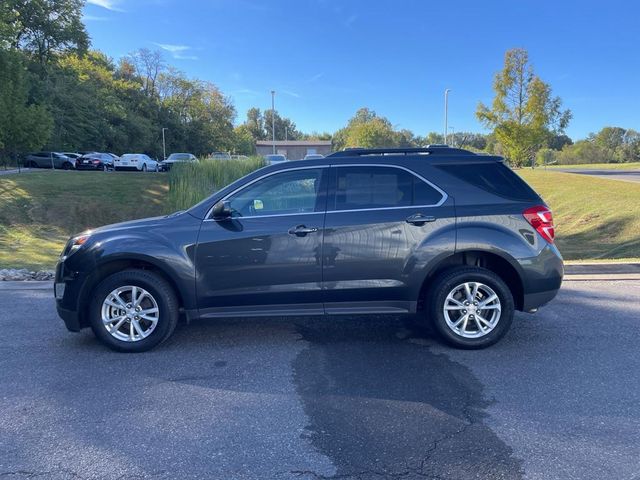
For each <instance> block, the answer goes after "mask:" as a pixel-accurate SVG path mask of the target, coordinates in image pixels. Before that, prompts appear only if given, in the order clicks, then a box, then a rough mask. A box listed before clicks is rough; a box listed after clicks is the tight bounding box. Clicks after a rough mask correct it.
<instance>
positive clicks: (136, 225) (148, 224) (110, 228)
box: [83, 211, 184, 235]
mask: <svg viewBox="0 0 640 480" xmlns="http://www.w3.org/2000/svg"><path fill="white" fill-rule="evenodd" d="M180 215H184V211H180V212H175V213H171V214H169V215H163V216H160V217H150V218H141V219H139V220H130V221H128V222H120V223H112V224H110V225H103V226H102V227H97V228H91V229H89V230H88V231H89V232H91V234H92V235H94V234H99V233H111V232H119V231H125V230H133V229H140V228H144V229H148V228H153V227H156V226H159V225H162V224H163V223H166V222H167V221H170V220H171V219H173V218H175V217H177V216H180ZM83 233H84V232H83Z"/></svg>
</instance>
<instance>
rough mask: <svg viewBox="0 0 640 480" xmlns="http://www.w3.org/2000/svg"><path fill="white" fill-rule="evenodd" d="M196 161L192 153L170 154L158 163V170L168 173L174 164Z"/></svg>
mask: <svg viewBox="0 0 640 480" xmlns="http://www.w3.org/2000/svg"><path fill="white" fill-rule="evenodd" d="M197 161H198V159H197V158H196V156H195V155H194V154H192V153H172V154H171V155H169V158H167V159H166V160H163V161H162V162H160V170H161V171H163V172H168V171H169V170H171V167H172V166H173V165H174V164H176V163H193V162H197Z"/></svg>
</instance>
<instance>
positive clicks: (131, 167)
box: [114, 165, 140, 172]
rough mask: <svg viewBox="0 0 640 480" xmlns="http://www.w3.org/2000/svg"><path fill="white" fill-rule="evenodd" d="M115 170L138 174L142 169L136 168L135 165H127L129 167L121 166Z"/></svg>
mask: <svg viewBox="0 0 640 480" xmlns="http://www.w3.org/2000/svg"><path fill="white" fill-rule="evenodd" d="M114 170H121V171H127V170H128V171H130V172H137V171H140V169H139V168H138V167H136V166H135V165H133V166H132V165H127V166H124V167H123V166H121V165H118V166H117V167H114Z"/></svg>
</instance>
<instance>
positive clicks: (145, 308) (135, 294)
mask: <svg viewBox="0 0 640 480" xmlns="http://www.w3.org/2000/svg"><path fill="white" fill-rule="evenodd" d="M89 321H90V324H91V329H92V330H93V333H94V334H95V335H96V337H98V339H100V340H101V341H102V342H103V343H105V344H106V345H107V346H109V347H111V348H112V349H114V350H118V351H121V352H143V351H145V350H149V349H151V348H153V347H155V346H156V345H158V344H159V343H161V342H163V341H164V340H166V339H167V338H169V336H170V335H171V334H172V333H173V330H174V329H175V327H176V324H177V323H178V301H177V298H176V294H175V292H174V291H173V288H172V287H171V285H169V283H168V282H167V281H166V280H165V279H164V278H162V277H161V276H160V275H158V274H156V273H154V272H151V271H149V270H124V271H122V272H118V273H114V274H113V275H110V276H109V277H107V278H106V279H105V280H103V281H102V282H101V283H100V284H99V285H98V287H97V288H96V289H95V291H94V294H93V298H92V300H91V304H90V306H89Z"/></svg>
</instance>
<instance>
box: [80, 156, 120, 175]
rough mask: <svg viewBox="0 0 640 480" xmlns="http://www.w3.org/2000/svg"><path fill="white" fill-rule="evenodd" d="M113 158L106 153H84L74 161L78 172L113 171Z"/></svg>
mask: <svg viewBox="0 0 640 480" xmlns="http://www.w3.org/2000/svg"><path fill="white" fill-rule="evenodd" d="M113 162H114V160H113V157H112V156H111V155H110V154H108V153H100V152H93V153H86V154H84V155H82V156H81V157H80V158H78V159H77V160H76V169H78V170H102V171H104V172H106V171H109V170H113Z"/></svg>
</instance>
